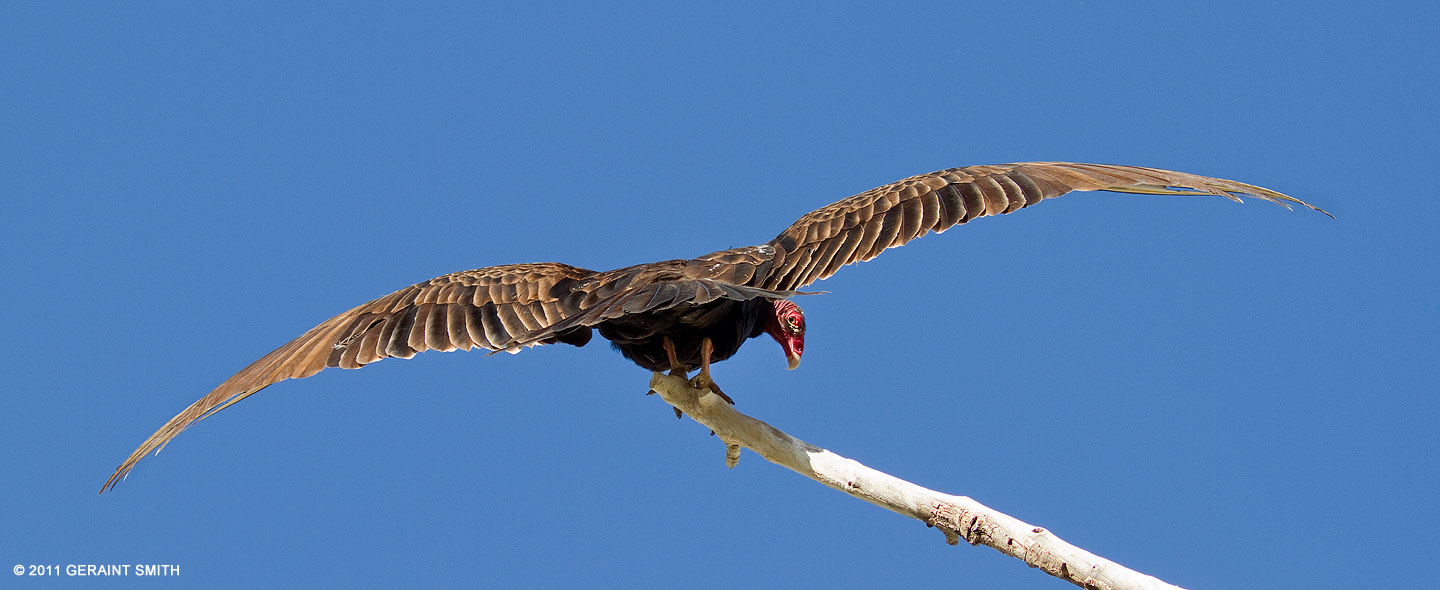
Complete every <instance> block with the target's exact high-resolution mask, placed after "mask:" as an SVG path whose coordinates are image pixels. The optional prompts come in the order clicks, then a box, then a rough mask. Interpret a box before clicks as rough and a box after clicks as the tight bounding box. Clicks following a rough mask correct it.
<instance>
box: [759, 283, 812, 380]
mask: <svg viewBox="0 0 1440 590" xmlns="http://www.w3.org/2000/svg"><path fill="white" fill-rule="evenodd" d="M770 306H771V312H772V313H771V314H770V315H768V316H766V317H765V333H766V334H769V335H770V337H771V338H774V339H775V341H776V342H779V343H780V348H782V349H784V350H785V360H786V361H788V362H789V363H790V366H789V368H790V369H794V368H795V367H798V366H800V356H801V355H803V354H805V312H803V311H800V306H798V305H795V303H794V302H792V301H790V300H788V299H776V300H774V301H771V302H770Z"/></svg>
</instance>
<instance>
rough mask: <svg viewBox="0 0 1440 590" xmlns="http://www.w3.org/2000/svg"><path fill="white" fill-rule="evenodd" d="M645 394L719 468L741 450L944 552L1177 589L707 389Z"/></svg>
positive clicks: (656, 382) (1072, 578)
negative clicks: (933, 537) (917, 529)
mask: <svg viewBox="0 0 1440 590" xmlns="http://www.w3.org/2000/svg"><path fill="white" fill-rule="evenodd" d="M650 388H651V389H653V390H654V391H656V392H657V393H659V394H660V397H662V398H664V399H665V401H666V402H667V403H669V404H670V405H672V406H674V407H675V408H676V409H678V410H680V411H682V412H684V413H686V414H689V415H690V417H691V418H694V419H695V421H696V422H699V423H701V424H704V425H705V426H707V427H709V428H710V430H712V431H714V433H715V435H716V436H718V437H720V440H722V441H724V442H725V446H726V451H725V462H726V464H727V465H729V466H731V467H734V466H735V462H736V461H737V460H738V459H739V457H740V447H745V448H747V449H750V450H752V451H755V452H756V453H759V454H760V456H762V457H765V459H766V460H768V461H770V462H771V463H775V464H777V465H780V466H783V467H786V468H788V469H791V470H793V471H795V472H797V473H800V474H801V475H804V476H805V477H808V478H810V479H813V480H815V481H818V482H820V483H823V484H825V485H827V486H830V487H832V488H835V489H837V490H840V491H842V492H845V493H847V494H850V495H852V496H855V497H856V498H860V499H861V500H865V501H866V502H870V503H871V504H875V505H877V506H880V507H882V508H886V509H889V510H892V511H894V512H898V513H900V514H903V515H905V516H909V517H911V518H915V519H917V520H919V521H920V522H923V523H925V524H926V525H929V526H932V527H935V528H938V529H940V532H942V533H944V534H945V540H946V542H948V543H950V544H951V545H955V544H958V543H959V540H960V539H964V540H965V541H966V542H968V543H970V544H971V545H986V546H989V547H992V548H994V549H995V550H997V551H999V552H1001V553H1004V554H1006V555H1009V556H1011V557H1014V558H1016V559H1019V560H1021V561H1024V562H1025V564H1026V565H1029V566H1030V567H1033V568H1039V569H1040V570H1042V571H1044V572H1045V573H1048V574H1050V575H1052V576H1055V577H1057V578H1060V579H1062V580H1065V581H1068V582H1070V583H1073V584H1075V585H1077V586H1080V587H1082V588H1095V589H1106V590H1130V589H1146V590H1149V589H1161V588H1163V589H1169V590H1176V589H1177V588H1178V587H1177V586H1172V585H1170V584H1167V583H1165V582H1162V581H1160V580H1158V579H1156V578H1154V577H1152V576H1147V575H1145V574H1142V573H1139V572H1136V571H1134V570H1130V569H1128V568H1126V567H1124V566H1122V565H1120V564H1117V563H1115V562H1113V561H1110V560H1108V559H1105V558H1103V557H1100V556H1097V555H1095V554H1093V553H1090V552H1089V551H1085V550H1084V549H1081V548H1079V547H1076V546H1074V545H1071V544H1069V543H1066V542H1065V541H1063V540H1061V539H1060V538H1059V537H1056V536H1055V535H1053V534H1051V533H1050V532H1049V531H1047V530H1045V529H1043V528H1041V527H1037V526H1034V525H1030V524H1026V523H1024V522H1021V521H1020V520H1018V519H1016V518H1013V517H1011V516H1008V515H1005V514H1002V513H1000V512H997V511H995V510H993V509H991V508H988V507H986V506H984V505H982V504H980V503H979V502H976V501H975V500H972V499H970V498H968V497H966V496H952V495H949V494H942V493H940V492H936V491H934V490H930V489H926V488H924V487H921V486H918V485H915V484H913V483H910V482H908V481H905V480H903V479H900V478H898V477H894V476H892V475H888V474H885V473H882V472H880V471H876V470H874V469H871V468H869V467H866V466H864V465H861V464H860V463H859V462H857V461H854V460H851V459H846V458H844V457H841V456H839V455H836V454H835V453H831V452H830V451H827V450H825V449H822V448H820V447H817V446H814V445H811V444H810V443H807V442H805V441H802V440H800V439H797V438H795V437H792V436H790V435H788V434H785V433H784V432H781V431H780V430H779V429H778V428H775V427H773V426H771V425H769V424H766V423H764V422H761V421H759V420H756V419H754V418H751V417H749V416H746V415H745V414H741V413H740V412H738V411H736V410H735V408H734V407H732V406H731V405H730V404H727V403H725V401H724V400H722V399H720V396H718V395H714V394H712V393H710V391H709V390H703V391H702V390H697V389H694V388H692V387H690V384H689V382H687V381H686V380H685V379H683V378H681V377H676V376H669V375H663V374H660V373H655V375H654V377H653V378H651V379H650Z"/></svg>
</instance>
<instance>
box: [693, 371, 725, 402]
mask: <svg viewBox="0 0 1440 590" xmlns="http://www.w3.org/2000/svg"><path fill="white" fill-rule="evenodd" d="M690 387H694V388H695V389H708V390H710V391H711V392H712V393H714V394H715V395H718V396H720V399H723V400H725V402H726V403H728V404H730V405H732V406H733V405H735V400H733V399H730V396H728V395H725V392H723V391H720V386H719V385H716V384H715V380H714V379H711V378H710V372H709V371H700V373H699V374H697V375H695V376H694V377H693V378H691V379H690Z"/></svg>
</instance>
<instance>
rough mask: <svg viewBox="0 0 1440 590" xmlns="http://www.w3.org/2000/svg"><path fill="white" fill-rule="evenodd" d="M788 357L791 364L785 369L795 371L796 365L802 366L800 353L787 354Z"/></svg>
mask: <svg viewBox="0 0 1440 590" xmlns="http://www.w3.org/2000/svg"><path fill="white" fill-rule="evenodd" d="M786 358H787V359H789V361H790V366H788V367H785V370H787V371H794V370H795V368H796V367H799V366H800V355H793V356H792V355H786Z"/></svg>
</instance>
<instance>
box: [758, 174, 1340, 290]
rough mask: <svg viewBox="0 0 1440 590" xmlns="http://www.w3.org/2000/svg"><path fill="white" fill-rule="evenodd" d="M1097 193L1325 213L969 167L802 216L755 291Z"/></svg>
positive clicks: (1183, 184)
mask: <svg viewBox="0 0 1440 590" xmlns="http://www.w3.org/2000/svg"><path fill="white" fill-rule="evenodd" d="M1097 190H1106V191H1115V192H1128V193H1144V194H1157V195H1195V194H1211V195H1219V196H1222V197H1227V198H1229V199H1232V200H1235V201H1239V200H1241V199H1240V197H1241V196H1246V197H1252V198H1256V199H1262V200H1266V201H1270V202H1273V203H1279V204H1281V205H1284V206H1286V207H1287V208H1288V207H1289V206H1290V205H1292V204H1295V205H1301V206H1304V207H1308V208H1310V209H1313V210H1315V211H1319V212H1321V213H1325V211H1324V210H1322V209H1320V208H1318V207H1315V206H1313V205H1310V204H1309V203H1306V202H1304V201H1301V200H1299V199H1296V198H1294V197H1290V196H1287V195H1284V194H1281V193H1278V192H1275V191H1272V190H1270V189H1266V188H1261V187H1258V186H1254V185H1249V184H1245V183H1242V182H1235V181H1233V180H1224V179H1220V178H1210V177H1206V176H1197V175H1194V174H1186V173H1184V172H1172V171H1170V170H1159V169H1156V168H1141V167H1138V166H1111V165H1105V164H1073V163H1068V162H1025V163H1017V164H1001V165H995V166H967V167H965V168H952V169H949V170H941V171H939V172H932V173H930V174H921V175H919V176H912V177H910V178H906V179H904V180H901V181H898V182H894V183H891V184H887V185H885V186H882V187H879V188H875V189H872V190H868V191H865V192H863V193H860V194H858V195H855V196H853V197H850V198H848V199H844V200H842V201H838V202H836V203H834V204H831V205H829V206H827V207H823V208H820V209H817V210H815V211H812V212H810V213H807V214H806V215H805V216H803V217H801V218H800V219H799V220H798V221H796V222H795V223H794V224H793V225H791V226H790V227H789V228H787V229H786V230H785V231H783V232H781V233H780V235H778V236H776V237H775V239H773V240H771V241H770V242H769V244H768V245H770V246H773V247H774V248H775V253H774V256H773V259H772V260H771V261H770V262H771V265H770V266H769V267H768V269H767V270H768V273H766V274H764V275H762V276H758V277H757V280H756V281H755V282H754V283H752V284H754V285H756V286H758V287H761V288H765V289H774V290H786V291H793V290H795V289H800V288H803V287H804V286H806V285H809V284H811V283H813V282H815V281H818V280H820V279H824V278H826V277H829V276H831V275H833V274H835V272H836V271H838V270H840V267H842V266H845V265H847V264H851V263H855V262H861V261H865V260H870V259H871V258H874V257H876V256H879V255H880V253H881V252H883V251H885V249H887V248H894V247H896V246H902V245H904V244H905V243H906V242H909V241H910V240H913V239H915V238H918V237H920V236H923V235H925V234H926V233H927V232H931V231H933V232H936V233H939V232H943V231H945V230H946V229H949V228H951V227H954V226H956V225H959V224H962V223H965V222H967V221H970V220H971V219H975V218H977V217H985V216H987V215H999V214H1002V213H1009V212H1011V211H1015V210H1017V209H1020V208H1022V207H1028V206H1030V205H1033V204H1035V203H1037V202H1039V201H1040V200H1042V199H1048V198H1051V197H1058V196H1060V195H1063V194H1065V193H1068V192H1071V191H1097ZM1325 214H1326V215H1329V213H1325Z"/></svg>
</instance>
